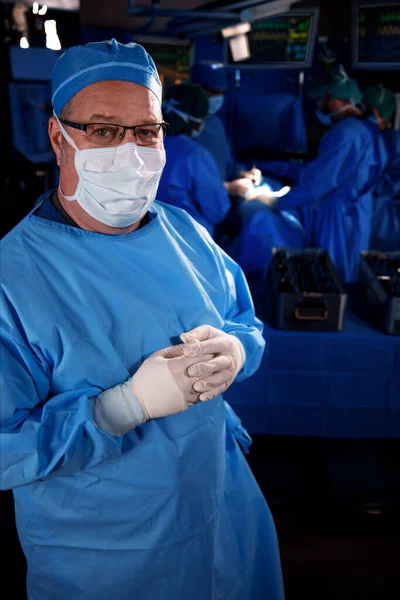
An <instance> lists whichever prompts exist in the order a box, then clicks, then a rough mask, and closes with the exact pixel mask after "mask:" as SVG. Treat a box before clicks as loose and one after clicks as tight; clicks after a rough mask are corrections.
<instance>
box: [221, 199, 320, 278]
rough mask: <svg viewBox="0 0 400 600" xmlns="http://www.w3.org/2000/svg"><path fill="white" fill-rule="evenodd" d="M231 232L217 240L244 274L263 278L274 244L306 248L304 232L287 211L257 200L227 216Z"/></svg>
mask: <svg viewBox="0 0 400 600" xmlns="http://www.w3.org/2000/svg"><path fill="white" fill-rule="evenodd" d="M230 224H231V228H232V232H233V233H232V235H231V237H229V238H223V239H221V240H220V241H219V243H220V244H221V246H222V247H223V249H224V250H225V252H227V253H228V254H229V256H231V257H232V258H233V260H234V261H235V262H237V263H238V264H239V265H240V266H241V268H242V269H243V271H244V273H245V274H246V276H251V277H259V278H260V279H261V280H264V278H265V276H266V274H267V271H268V266H269V263H270V260H271V257H272V249H273V248H274V247H291V248H306V247H307V246H308V245H309V240H308V238H307V234H306V232H305V230H304V227H303V225H302V224H301V223H300V221H299V219H298V218H297V217H296V216H295V215H293V214H291V213H290V212H289V211H275V210H272V209H271V208H269V207H267V206H266V205H265V204H262V203H261V202H259V201H257V200H251V201H249V202H244V203H243V204H241V205H240V206H239V207H238V209H237V210H236V211H235V213H234V215H233V216H231V218H230Z"/></svg>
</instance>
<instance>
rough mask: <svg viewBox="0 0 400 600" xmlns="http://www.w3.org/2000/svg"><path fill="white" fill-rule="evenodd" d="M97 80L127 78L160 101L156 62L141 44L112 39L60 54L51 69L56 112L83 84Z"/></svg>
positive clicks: (84, 85) (160, 91)
mask: <svg viewBox="0 0 400 600" xmlns="http://www.w3.org/2000/svg"><path fill="white" fill-rule="evenodd" d="M98 81H130V82H131V83H138V84H139V85H143V86H144V87H146V88H148V89H149V90H151V91H152V92H153V93H154V94H155V95H156V96H157V98H158V101H159V102H160V104H161V97H162V86H161V82H160V78H159V76H158V73H157V69H156V66H155V64H154V62H153V59H152V58H151V56H150V54H148V53H147V52H146V50H145V49H144V48H143V46H140V45H139V44H135V43H133V42H131V43H129V44H120V43H119V42H117V41H116V40H115V39H112V40H110V41H104V42H93V43H90V44H85V45H84V46H73V47H72V48H69V49H68V50H66V51H65V52H64V54H62V55H61V56H60V58H59V59H58V61H57V62H56V64H55V66H54V69H53V73H52V80H51V86H52V103H53V108H54V110H55V113H56V114H57V115H59V114H60V112H61V111H62V109H63V108H64V106H65V105H66V103H67V102H68V101H69V100H71V98H72V97H73V96H75V94H77V93H78V92H80V90H82V89H83V88H85V87H87V86H88V85H91V84H92V83H97V82H98Z"/></svg>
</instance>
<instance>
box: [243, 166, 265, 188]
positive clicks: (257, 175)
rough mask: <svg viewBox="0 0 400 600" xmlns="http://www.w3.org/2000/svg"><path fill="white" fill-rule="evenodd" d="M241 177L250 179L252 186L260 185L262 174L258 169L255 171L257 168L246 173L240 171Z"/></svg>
mask: <svg viewBox="0 0 400 600" xmlns="http://www.w3.org/2000/svg"><path fill="white" fill-rule="evenodd" d="M241 175H242V177H245V178H247V179H251V181H253V183H254V185H260V183H261V179H262V173H261V171H260V169H257V167H253V168H252V169H249V170H248V171H242V172H241Z"/></svg>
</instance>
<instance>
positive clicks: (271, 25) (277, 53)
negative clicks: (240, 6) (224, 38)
mask: <svg viewBox="0 0 400 600" xmlns="http://www.w3.org/2000/svg"><path fill="white" fill-rule="evenodd" d="M314 18H315V17H314V15H313V14H310V13H304V14H292V15H291V14H283V15H279V16H276V17H271V18H269V19H262V20H260V21H254V22H253V23H252V24H251V31H250V32H249V33H248V34H247V37H248V41H249V46H250V55H251V56H250V58H248V59H247V60H245V61H241V63H242V64H259V65H272V64H279V65H282V64H283V65H285V64H288V65H289V64H292V65H293V66H296V65H298V66H300V65H306V63H308V62H309V60H310V55H311V47H312V43H313V40H312V39H311V38H312V31H313V19H314ZM230 62H232V57H230ZM235 64H237V63H235Z"/></svg>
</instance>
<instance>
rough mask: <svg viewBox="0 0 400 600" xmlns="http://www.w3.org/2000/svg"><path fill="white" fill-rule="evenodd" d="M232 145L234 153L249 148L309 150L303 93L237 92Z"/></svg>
mask: <svg viewBox="0 0 400 600" xmlns="http://www.w3.org/2000/svg"><path fill="white" fill-rule="evenodd" d="M232 144H233V147H234V148H235V152H240V151H241V150H247V149H249V148H264V149H267V150H276V151H280V152H285V151H287V152H306V151H307V132H306V122H305V118H304V111H303V101H302V98H301V96H298V95H293V94H267V95H266V94H259V95H255V94H251V95H250V94H237V95H236V96H235V105H234V128H233V142H232Z"/></svg>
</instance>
